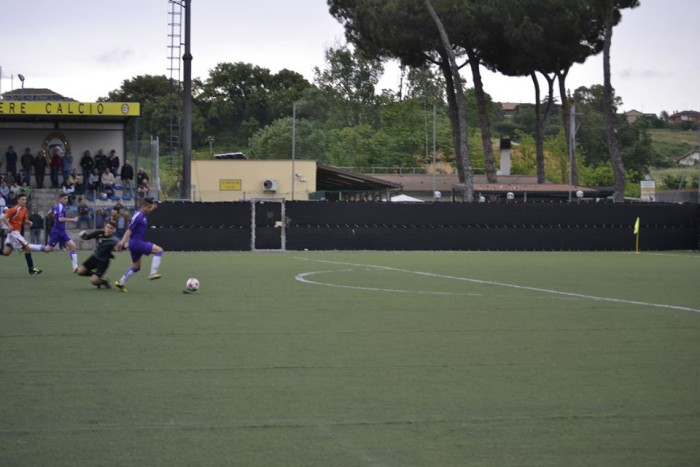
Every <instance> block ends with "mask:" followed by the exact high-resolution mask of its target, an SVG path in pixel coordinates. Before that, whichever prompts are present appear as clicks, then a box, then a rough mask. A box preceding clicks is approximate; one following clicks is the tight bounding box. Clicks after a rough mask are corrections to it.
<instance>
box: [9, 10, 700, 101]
mask: <svg viewBox="0 0 700 467" xmlns="http://www.w3.org/2000/svg"><path fill="white" fill-rule="evenodd" d="M170 9H171V8H170V3H169V2H168V0H120V1H115V0H111V1H108V0H87V1H86V0H61V1H60V2H56V1H55V0H3V2H2V7H1V8H0V11H2V16H3V22H2V27H1V28H0V44H1V46H0V67H2V82H1V83H2V89H1V91H2V92H5V91H9V90H11V89H13V88H19V87H21V83H20V81H19V79H18V74H22V75H24V76H25V79H26V81H25V83H24V84H25V87H28V88H49V89H52V90H54V91H55V92H58V93H59V94H63V95H64V96H67V97H72V98H74V99H77V100H80V101H84V102H91V101H95V100H96V99H97V98H98V97H105V96H106V95H107V93H108V92H109V91H112V90H114V89H117V88H119V87H120V86H121V83H122V81H124V80H125V79H130V78H133V77H135V76H138V75H145V74H150V75H169V72H168V70H167V68H168V67H169V64H170V62H169V60H168V56H169V49H168V47H167V46H168V45H169V44H170V39H169V37H168V34H169V26H168V23H169V19H170V16H169V14H168V12H169V11H170ZM698 20H700V0H641V6H640V7H638V8H636V9H634V10H624V15H623V19H622V23H621V24H620V25H619V26H617V27H616V28H615V30H614V33H613V48H612V73H613V75H612V79H613V86H614V87H615V89H616V91H617V94H618V96H620V97H622V100H623V102H624V104H623V106H622V110H631V109H636V110H639V111H643V112H648V113H656V114H658V113H659V112H661V111H663V110H665V111H667V112H669V113H673V112H675V111H680V110H700V82H699V81H698V79H699V77H700V60H699V59H698V58H697V57H698V46H699V45H700V44H699V43H698V39H699V38H700V37H699V34H698V24H697V23H698ZM183 23H184V18H183ZM183 32H184V28H183ZM343 41H344V36H343V30H342V27H341V26H340V24H339V23H337V22H336V21H335V20H334V19H333V17H331V15H330V14H329V13H328V7H327V5H326V1H325V0H256V1H252V2H251V1H242V0H192V42H191V49H192V55H193V57H194V59H193V61H192V75H193V77H199V78H206V77H207V76H208V72H209V70H211V69H212V68H214V67H215V66H216V64H217V63H221V62H231V63H234V62H246V63H251V64H253V65H257V66H261V67H264V68H268V69H270V70H271V71H273V72H277V71H279V70H281V69H283V68H287V69H290V70H294V71H296V72H298V73H300V74H302V75H304V76H305V77H306V78H307V79H308V80H309V81H312V80H313V68H314V67H320V68H323V67H324V62H325V61H324V51H325V50H326V49H327V48H328V47H330V46H334V45H337V44H339V43H342V42H343ZM393 70H395V67H388V69H387V73H386V75H385V77H384V79H383V80H382V82H381V86H382V87H384V88H395V87H396V84H397V79H396V73H395V71H393ZM465 70H466V69H465ZM465 72H466V71H465ZM12 77H14V79H13V78H12ZM466 78H467V81H468V83H470V82H471V76H466ZM602 80H603V67H602V54H601V55H600V56H598V57H594V58H590V59H589V60H588V61H587V62H586V63H585V64H583V65H576V66H574V67H573V68H572V70H571V72H570V74H569V78H568V87H569V88H571V89H575V88H576V87H578V86H590V85H592V84H601V83H602ZM484 86H485V88H486V91H487V92H488V93H489V94H490V95H491V96H492V97H493V99H494V100H495V101H499V102H506V101H508V102H532V101H533V99H534V91H533V88H532V83H531V82H530V80H529V79H527V78H506V77H503V76H500V75H496V74H491V73H485V76H484Z"/></svg>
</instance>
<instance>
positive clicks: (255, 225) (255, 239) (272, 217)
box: [250, 199, 286, 251]
mask: <svg viewBox="0 0 700 467" xmlns="http://www.w3.org/2000/svg"><path fill="white" fill-rule="evenodd" d="M251 203H252V204H253V209H252V210H251V211H252V213H253V218H252V221H251V225H252V228H251V232H252V233H251V237H252V238H251V242H250V243H251V250H253V251H261V250H262V251H265V250H268V251H269V250H272V251H284V250H285V244H286V240H285V222H284V219H285V214H284V200H281V199H254V200H252V201H251Z"/></svg>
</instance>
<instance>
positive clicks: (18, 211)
mask: <svg viewBox="0 0 700 467" xmlns="http://www.w3.org/2000/svg"><path fill="white" fill-rule="evenodd" d="M0 220H1V221H2V222H4V223H5V224H7V226H8V228H9V233H8V234H7V238H6V239H5V245H4V246H3V250H2V254H3V256H10V254H11V253H12V251H13V250H22V251H23V252H24V259H25V260H26V261H27V266H28V267H29V274H31V275H33V276H35V275H37V274H41V273H42V272H43V271H42V270H41V269H37V268H35V267H34V260H33V259H32V251H41V247H42V245H35V244H30V243H29V242H27V241H26V240H25V239H24V237H23V236H22V228H23V227H27V228H29V227H31V226H32V222H31V221H30V220H28V219H27V195H25V194H20V195H19V196H17V205H16V206H13V207H11V208H10V209H8V210H7V211H5V215H4V216H3V217H2V219H0Z"/></svg>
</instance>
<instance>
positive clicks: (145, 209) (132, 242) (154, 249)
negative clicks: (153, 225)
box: [114, 198, 163, 292]
mask: <svg viewBox="0 0 700 467" xmlns="http://www.w3.org/2000/svg"><path fill="white" fill-rule="evenodd" d="M155 208H156V202H155V201H154V200H153V198H145V199H144V200H143V201H142V202H141V208H140V209H139V211H138V212H137V213H136V214H134V217H132V218H131V222H130V223H129V228H128V229H127V230H126V232H124V236H123V237H122V238H121V240H119V242H117V246H116V250H117V251H119V250H121V249H122V248H123V247H124V245H126V244H127V242H128V244H129V252H130V253H131V260H132V261H133V265H132V266H131V267H130V268H129V269H127V270H126V272H124V275H123V276H122V277H121V279H119V280H118V281H116V282H115V283H114V285H115V286H116V287H117V288H118V289H119V290H121V291H122V292H126V281H128V280H129V278H130V277H131V276H133V275H134V274H136V273H137V272H139V271H140V270H141V259H142V257H143V256H144V255H146V256H148V255H150V254H151V253H153V261H152V262H151V273H150V275H149V276H148V280H156V279H160V274H158V268H159V267H160V260H161V258H162V256H163V248H161V247H160V246H158V245H156V244H155V243H151V242H147V241H146V240H145V238H144V237H145V236H146V229H147V228H148V217H147V216H148V214H150V213H151V211H153V210H154V209H155Z"/></svg>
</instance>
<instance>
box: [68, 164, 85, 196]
mask: <svg viewBox="0 0 700 467" xmlns="http://www.w3.org/2000/svg"><path fill="white" fill-rule="evenodd" d="M70 178H72V179H73V181H74V182H75V194H76V195H84V194H85V183H84V182H83V176H82V175H80V174H79V173H78V169H76V168H75V167H73V170H72V171H71V173H70Z"/></svg>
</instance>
